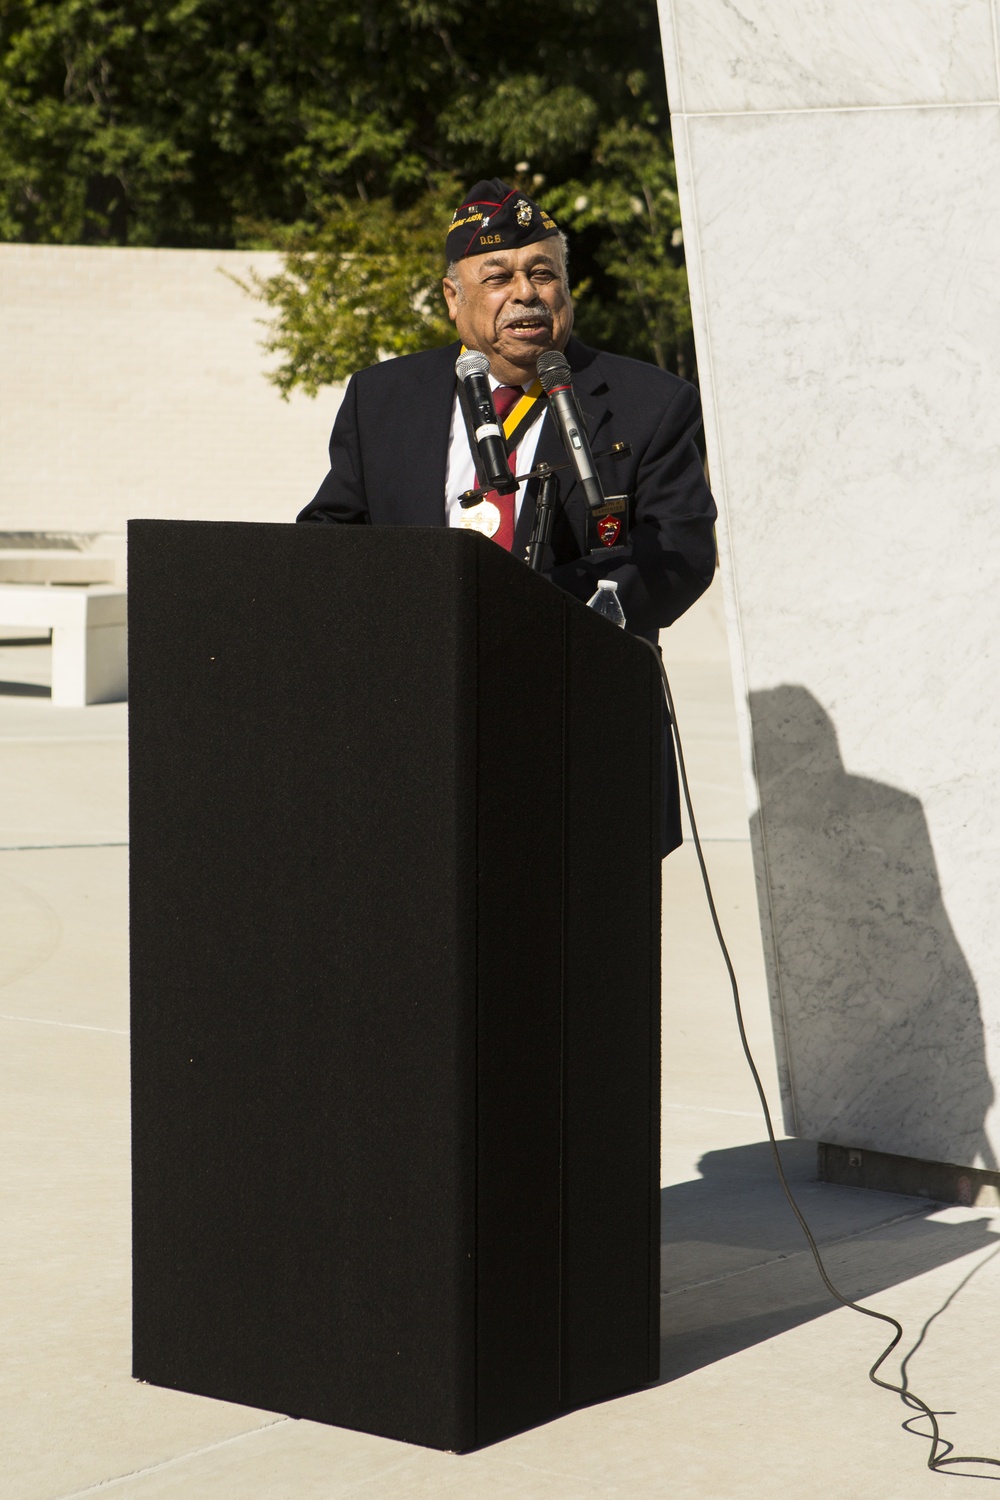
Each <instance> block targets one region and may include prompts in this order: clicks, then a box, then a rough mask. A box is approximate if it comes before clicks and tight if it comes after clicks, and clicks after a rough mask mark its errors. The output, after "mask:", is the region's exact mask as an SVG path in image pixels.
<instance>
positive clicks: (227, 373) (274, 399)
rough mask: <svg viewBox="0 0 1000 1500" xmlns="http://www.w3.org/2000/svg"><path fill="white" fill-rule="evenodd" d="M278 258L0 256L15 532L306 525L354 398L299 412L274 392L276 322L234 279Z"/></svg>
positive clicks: (2, 417)
mask: <svg viewBox="0 0 1000 1500" xmlns="http://www.w3.org/2000/svg"><path fill="white" fill-rule="evenodd" d="M277 261H278V258H277V256H274V255H266V254H262V253H252V254H251V253H243V252H232V251H202V250H105V249H84V248H78V247H72V246H70V247H63V246H40V245H0V350H2V358H0V531H56V532H112V533H120V532H123V531H124V529H125V522H126V519H127V518H128V517H130V516H160V517H183V518H204V519H213V520H247V521H288V520H291V519H293V518H294V515H295V512H296V511H297V510H298V509H299V508H300V507H301V506H302V505H303V504H304V503H305V502H306V501H307V500H308V499H310V498H311V496H312V495H313V494H314V493H315V491H316V489H317V487H318V485H319V482H320V480H321V479H322V478H323V475H324V473H325V472H326V466H327V464H326V444H327V440H328V438H329V434H330V428H331V426H332V424H333V418H334V415H335V413H336V408H337V405H338V402H339V399H340V393H339V391H330V392H326V393H325V394H321V395H320V396H319V397H318V398H317V399H316V400H315V401H312V400H310V399H308V398H307V397H305V396H301V395H296V396H293V398H292V399H291V401H290V402H287V403H286V402H284V401H282V400H281V398H280V397H279V395H278V393H277V391H276V390H275V389H274V387H273V386H271V385H269V384H268V383H267V381H266V380H265V379H264V371H265V363H266V362H265V357H264V355H263V353H262V351H261V349H260V342H259V341H260V338H261V336H262V333H263V330H262V328H261V327H260V325H259V323H258V322H257V321H256V320H257V319H259V318H260V317H261V316H262V314H263V309H262V308H261V306H260V305H259V304H257V303H255V302H253V301H252V300H251V299H250V298H249V297H247V296H246V295H245V294H244V293H243V292H242V291H241V290H240V289H239V288H238V287H237V286H235V285H234V284H233V282H232V281H230V280H229V279H228V278H227V276H226V274H225V273H226V272H229V273H230V274H232V275H236V276H240V277H245V276H246V273H247V271H248V270H249V268H250V267H251V266H255V267H257V269H258V270H260V271H261V272H262V273H265V274H266V273H268V272H269V271H270V270H271V269H272V268H274V267H275V266H276V265H277Z"/></svg>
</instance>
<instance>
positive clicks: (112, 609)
mask: <svg viewBox="0 0 1000 1500" xmlns="http://www.w3.org/2000/svg"><path fill="white" fill-rule="evenodd" d="M125 600H126V594H125V591H124V589H116V588H114V587H113V586H112V585H106V584H97V585H95V586H93V587H91V588H74V587H73V586H72V585H70V586H62V587H61V586H59V585H55V586H52V587H46V586H44V585H38V586H36V585H33V584H26V583H3V584H0V634H2V632H3V628H4V627H5V626H7V627H8V628H13V629H17V630H32V629H37V630H51V632H52V702H53V703H55V704H58V705H59V706H60V707H64V708H66V707H77V706H80V705H82V704H85V703H113V702H117V701H119V700H121V699H123V698H127V697H128V674H127V655H126V642H127V634H126V623H125Z"/></svg>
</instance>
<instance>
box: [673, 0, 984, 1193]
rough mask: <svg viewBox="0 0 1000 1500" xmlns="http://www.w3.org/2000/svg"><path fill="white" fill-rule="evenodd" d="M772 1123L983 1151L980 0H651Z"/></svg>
mask: <svg viewBox="0 0 1000 1500" xmlns="http://www.w3.org/2000/svg"><path fill="white" fill-rule="evenodd" d="M660 10H661V21H662V30H663V39H664V52H665V60H666V68H667V80H668V91H669V95H670V101H671V117H672V124H673V133H674V143H675V149H676V154H677V161H678V173H679V183H680V191H681V206H682V213H683V222H684V233H685V243H686V248H687V256H688V266H689V272H690V277H691V287H692V298H693V303H694V309H695V320H696V338H697V346H698V361H699V369H700V372H701V381H702V390H703V395H704V399H705V407H706V425H707V432H708V443H709V458H710V463H711V469H712V477H713V482H714V488H715V490H716V493H717V495H718V498H719V500H720V507H721V509H722V513H723V515H722V522H721V526H720V544H721V547H722V550H723V563H724V575H725V577H724V581H725V587H726V591H727V599H728V606H729V621H730V628H731V640H732V645H733V654H734V671H735V672H736V674H737V677H738V689H739V694H740V696H741V697H742V699H743V701H745V702H747V701H748V703H749V716H748V719H747V723H746V725H745V729H746V733H745V750H746V755H747V775H748V788H749V790H750V794H751V798H752V805H753V809H754V811H753V818H752V826H753V831H754V837H755V847H756V859H757V870H758V878H759V887H760V893H761V910H762V928H763V932H764V939H765V948H766V949H767V951H768V956H769V962H770V970H771V987H772V999H773V1008H774V1016H775V1034H776V1043H777V1049H778V1054H779V1065H780V1067H781V1069H782V1071H783V1079H784V1083H783V1087H784V1094H785V1109H786V1121H787V1123H788V1125H789V1128H790V1129H792V1130H794V1131H795V1132H797V1133H798V1134H801V1135H804V1136H811V1137H816V1138H819V1139H823V1140H826V1141H831V1142H835V1143H839V1144H842V1145H851V1146H861V1147H867V1148H868V1149H872V1150H881V1151H889V1152H894V1153H898V1154H902V1155H908V1156H917V1157H923V1158H926V1159H930V1160H937V1161H947V1162H954V1163H958V1164H961V1165H971V1166H987V1167H994V1168H995V1167H996V1166H997V1164H998V1156H1000V1107H998V1105H997V1103H996V1098H995V1096H996V1094H997V1093H998V1092H1000V1087H998V1082H1000V915H998V912H997V905H998V895H1000V670H998V668H1000V49H998V37H1000V0H994V3H992V4H991V0H885V3H884V4H882V5H877V6H873V5H872V4H871V3H870V0H797V3H796V4H795V5H794V6H792V5H789V4H787V0H660Z"/></svg>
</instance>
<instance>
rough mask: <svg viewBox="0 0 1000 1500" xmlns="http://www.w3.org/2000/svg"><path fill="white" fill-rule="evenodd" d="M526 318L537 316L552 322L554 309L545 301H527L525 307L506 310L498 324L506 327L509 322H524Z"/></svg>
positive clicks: (536, 317)
mask: <svg viewBox="0 0 1000 1500" xmlns="http://www.w3.org/2000/svg"><path fill="white" fill-rule="evenodd" d="M526 318H535V319H539V320H540V321H541V322H543V323H549V324H551V322H552V309H551V308H549V307H546V305H545V303H544V302H538V303H534V302H531V303H526V304H525V305H524V306H523V307H519V308H518V309H517V311H516V312H514V311H511V312H504V313H503V315H502V316H501V318H500V321H499V325H498V326H499V327H500V328H506V326H507V324H508V323H523V322H524V321H525V319H526Z"/></svg>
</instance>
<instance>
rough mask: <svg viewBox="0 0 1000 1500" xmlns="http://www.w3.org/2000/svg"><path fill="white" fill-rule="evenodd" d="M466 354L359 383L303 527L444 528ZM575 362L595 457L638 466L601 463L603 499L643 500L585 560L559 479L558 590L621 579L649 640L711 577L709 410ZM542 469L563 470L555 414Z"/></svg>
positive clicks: (591, 359)
mask: <svg viewBox="0 0 1000 1500" xmlns="http://www.w3.org/2000/svg"><path fill="white" fill-rule="evenodd" d="M459 348H460V345H459V344H457V343H456V344H452V345H449V346H448V347H447V348H443V349H429V350H427V351H426V352H424V353H421V354H410V355H405V356H404V357H402V358H401V359H392V360H386V361H385V362H384V363H382V364H379V365H373V366H372V367H371V368H370V369H367V370H361V371H359V372H358V374H356V375H355V376H353V377H352V379H351V381H350V383H349V385H348V387H347V390H346V392H345V394H344V400H343V402H342V404H341V407H340V410H339V412H338V413H337V419H336V422H335V423H334V428H333V434H332V436H331V438H330V472H329V474H328V475H327V477H326V478H325V479H324V481H323V483H322V485H321V486H320V488H319V491H318V493H317V495H316V497H315V499H313V500H312V501H311V503H310V504H309V505H307V506H306V508H305V509H304V510H303V511H302V512H301V514H300V515H299V517H298V520H300V521H315V522H333V523H340V524H347V525H350V524H355V525H358V524H360V525H375V526H443V525H445V524H446V518H445V494H444V487H445V473H446V469H447V462H448V439H449V435H450V431H451V414H452V402H453V398H454V392H455V360H456V358H457V355H458V352H459ZM566 357H567V359H568V360H569V363H570V368H571V370H572V371H573V387H574V390H575V392H576V395H577V399H578V401H579V403H580V406H581V408H582V410H583V413H584V416H585V418H586V420H587V426H588V430H589V433H590V441H591V446H592V448H593V449H594V451H595V452H597V451H600V450H601V449H602V448H609V447H610V446H611V444H612V443H615V442H626V443H630V444H631V447H632V454H631V457H630V458H628V459H627V460H625V461H621V462H618V463H614V462H611V461H610V460H605V461H602V462H599V463H598V469H599V471H600V475H601V481H602V484H603V486H604V491H605V493H606V494H609V495H610V494H629V495H634V497H635V510H634V519H633V523H632V531H631V536H630V538H629V542H628V544H627V546H626V547H623V548H618V549H614V550H609V551H608V552H606V553H598V554H594V553H588V551H587V550H586V525H585V523H586V506H585V502H584V498H583V494H582V493H581V490H580V487H579V485H578V484H576V483H575V481H574V480H573V479H572V478H571V477H570V476H571V471H566V470H564V471H563V472H562V473H561V474H560V476H559V478H560V500H561V504H560V508H559V510H558V511H557V514H556V520H555V524H554V526H553V533H552V566H551V568H550V570H549V576H550V577H551V579H552V581H553V583H556V584H558V585H559V587H560V588H563V589H566V591H567V592H568V593H570V594H573V595H575V597H576V598H578V599H583V600H586V599H589V598H590V595H591V594H592V593H593V592H594V590H595V589H596V587H597V580H598V579H599V578H614V579H615V580H616V581H617V583H618V596H619V598H620V600H621V603H622V608H623V609H624V611H625V617H626V621H627V624H628V628H629V629H630V630H632V631H634V632H636V633H637V634H639V635H644V636H646V637H647V638H648V639H650V640H655V638H656V632H657V631H658V630H659V629H660V628H661V627H663V626H664V625H670V624H672V622H673V621H674V620H676V619H677V617H678V616H679V615H681V614H683V612H684V610H686V609H687V608H688V606H689V605H690V604H693V603H694V601H695V599H697V598H698V596H699V594H701V593H703V592H704V590H705V589H706V588H707V587H708V585H709V584H710V583H711V581H712V577H713V574H714V571H715V536H714V529H713V528H714V522H715V516H716V510H715V504H714V502H713V500H712V496H711V494H710V493H709V489H708V485H707V483H706V482H705V473H704V469H703V467H702V462H701V457H700V455H699V452H698V449H697V446H696V444H695V437H696V435H697V433H698V430H699V428H700V426H701V408H700V403H699V400H698V392H697V391H696V390H695V388H694V386H692V385H689V384H688V383H687V382H686V381H683V380H680V379H678V377H677V376H676V375H670V374H668V373H667V372H666V371H665V370H660V369H658V368H657V367H656V366H655V365H647V364H644V363H642V362H641V361H640V360H636V359H625V358H622V357H621V356H620V355H616V354H606V353H604V352H603V351H601V350H597V349H589V348H587V346H586V345H585V344H581V343H580V342H579V340H578V339H570V341H569V344H568V345H567V347H566ZM542 421H543V422H544V426H543V428H542V432H541V434H540V436H539V440H538V448H537V451H536V454H535V462H536V463H541V462H542V461H543V460H545V461H547V462H548V463H551V464H553V465H555V464H561V463H563V462H564V460H565V453H564V452H563V449H562V444H561V441H560V437H559V433H558V430H557V428H556V426H555V424H554V422H553V421H552V420H551V418H550V417H549V416H548V414H546V415H545V417H544V418H542ZM536 489H537V482H536V481H532V482H531V483H529V484H528V485H527V486H526V493H525V496H524V500H523V502H522V505H521V513H520V515H519V517H518V522H517V529H516V531H515V535H514V546H513V549H512V550H513V554H514V556H515V557H517V556H520V557H523V556H524V551H525V548H526V546H527V544H528V539H529V537H530V535H531V528H532V524H533V521H534V511H535V493H536ZM664 759H665V764H664V771H665V781H664V852H668V850H669V849H671V848H674V847H675V846H676V845H677V844H678V843H680V816H679V807H678V797H677V773H676V768H675V766H674V758H673V749H672V746H671V745H670V742H669V735H667V736H665V746H664Z"/></svg>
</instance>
